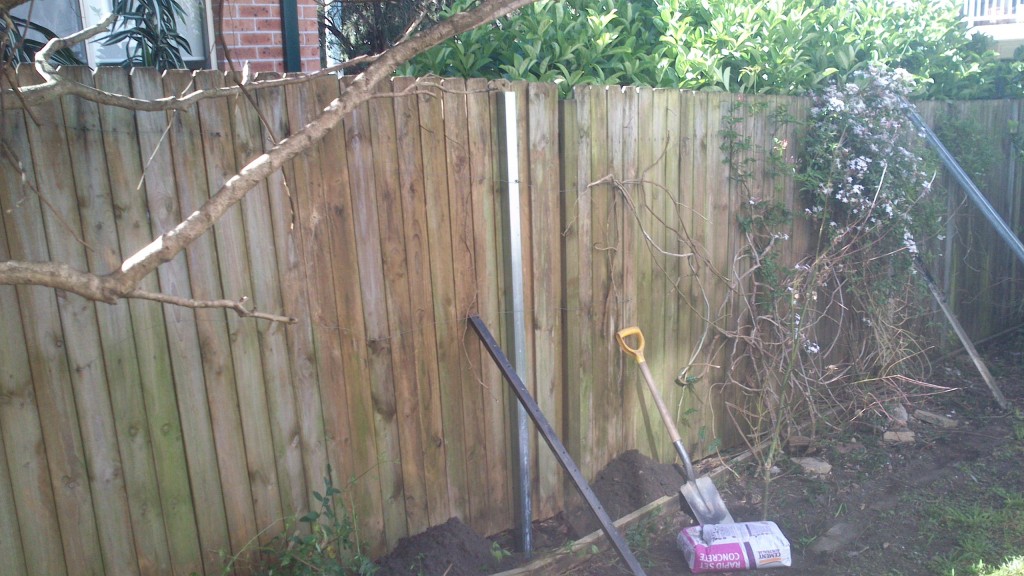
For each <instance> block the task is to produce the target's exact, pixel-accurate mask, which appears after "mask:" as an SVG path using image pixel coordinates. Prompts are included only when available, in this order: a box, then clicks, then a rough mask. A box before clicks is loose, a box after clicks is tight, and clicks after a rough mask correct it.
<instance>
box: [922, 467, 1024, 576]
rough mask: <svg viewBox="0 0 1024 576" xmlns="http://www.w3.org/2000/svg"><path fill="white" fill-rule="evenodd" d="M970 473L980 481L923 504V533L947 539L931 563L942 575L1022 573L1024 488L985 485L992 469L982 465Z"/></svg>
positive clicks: (1012, 575) (1019, 575)
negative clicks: (943, 549) (946, 546)
mask: <svg viewBox="0 0 1024 576" xmlns="http://www.w3.org/2000/svg"><path fill="white" fill-rule="evenodd" d="M974 473H975V474H976V475H977V476H978V477H979V478H980V480H981V481H980V482H975V483H973V484H968V485H967V486H968V488H965V489H964V490H963V491H962V493H961V494H959V495H958V496H957V497H956V498H954V499H951V498H949V496H948V495H946V496H945V497H944V498H942V499H941V500H933V501H931V502H930V503H929V504H928V505H927V506H926V507H925V521H924V526H922V532H923V533H932V534H940V535H941V536H944V537H947V538H949V541H950V542H951V545H950V548H949V551H948V552H946V553H945V554H942V555H940V556H938V557H935V558H933V559H932V563H931V566H930V567H931V569H932V570H933V572H934V573H936V574H942V575H943V576H1024V556H1021V554H1022V553H1024V493H1022V492H1021V491H1020V490H1007V489H1005V488H998V487H997V488H986V487H985V484H986V483H987V482H985V481H986V480H988V478H987V476H992V475H995V472H994V471H990V470H987V469H985V468H984V467H982V468H980V469H979V470H976V471H975V472H974ZM1011 474H1012V473H1011ZM1018 474H1019V473H1018ZM1004 475H1005V472H1004ZM1022 476H1024V475H1022ZM1021 479H1022V480H1024V477H1022V478H1021ZM1003 480H1005V478H1004V479H1003ZM1004 485H1005V482H1004ZM1011 485H1013V484H1011ZM1017 485H1020V483H1017Z"/></svg>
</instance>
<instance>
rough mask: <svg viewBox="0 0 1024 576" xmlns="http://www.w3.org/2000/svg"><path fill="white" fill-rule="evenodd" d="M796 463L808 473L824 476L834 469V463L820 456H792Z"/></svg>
mask: <svg viewBox="0 0 1024 576" xmlns="http://www.w3.org/2000/svg"><path fill="white" fill-rule="evenodd" d="M790 460H792V461H793V463H794V464H796V465H798V466H800V467H801V468H803V469H804V472H805V473H807V474H817V475H819V476H823V475H825V474H828V473H829V472H831V471H832V465H831V464H829V463H828V462H825V461H824V460H821V459H818V458H790Z"/></svg>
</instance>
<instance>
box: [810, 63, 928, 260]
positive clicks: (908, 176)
mask: <svg viewBox="0 0 1024 576" xmlns="http://www.w3.org/2000/svg"><path fill="white" fill-rule="evenodd" d="M912 89H913V80H912V78H911V76H910V75H909V74H907V73H906V72H905V71H903V70H901V69H896V70H889V69H885V68H879V67H870V68H869V69H868V71H867V72H865V73H863V74H858V75H857V76H856V77H855V81H854V82H850V83H847V84H843V85H839V84H832V85H830V86H828V87H827V88H825V89H824V90H822V91H820V92H817V93H815V94H813V95H812V108H811V124H810V129H809V131H808V135H807V141H808V142H809V143H810V145H809V146H808V148H807V151H806V153H805V157H804V158H805V161H804V172H803V176H802V180H803V183H804V187H805V190H806V192H807V195H808V200H809V204H810V206H809V207H808V208H807V209H806V212H807V215H808V216H810V218H811V219H812V220H813V221H814V222H815V223H816V224H818V225H819V227H820V230H821V237H822V239H823V240H825V241H827V242H828V244H829V245H831V246H835V247H849V246H850V245H857V247H863V246H864V245H866V244H869V245H876V246H875V247H874V250H873V251H874V252H876V253H884V254H893V255H897V256H899V255H903V256H906V257H910V256H913V255H914V254H917V253H918V251H919V249H918V240H919V239H920V238H923V237H926V236H928V235H930V234H934V233H935V232H936V225H937V212H936V205H935V202H934V201H933V199H934V198H935V196H936V195H935V194H933V193H932V185H931V184H932V180H933V174H934V173H933V172H932V171H931V170H930V168H929V167H928V162H926V160H925V159H924V158H923V157H921V156H920V155H919V154H918V153H917V152H914V151H911V149H910V148H911V143H912V142H911V141H912V138H913V137H914V136H915V133H914V132H913V131H911V130H910V119H909V118H908V116H907V113H906V110H905V106H906V103H905V102H906V101H905V98H906V97H907V96H908V95H909V94H910V92H911V90H912ZM876 255H877V254H876ZM903 260H904V264H905V265H906V264H909V258H903Z"/></svg>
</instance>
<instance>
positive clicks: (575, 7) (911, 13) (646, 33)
mask: <svg viewBox="0 0 1024 576" xmlns="http://www.w3.org/2000/svg"><path fill="white" fill-rule="evenodd" d="M474 3H475V0H456V1H455V2H453V3H452V4H451V5H450V6H449V8H448V9H447V10H445V11H442V13H441V14H440V16H439V17H440V18H446V17H449V16H451V15H452V14H455V13H457V12H459V11H461V10H464V9H465V8H466V7H468V6H471V5H472V4H474ZM959 11H960V6H959V3H957V2H954V1H953V0H942V1H939V2H888V1H886V0H834V1H832V2H827V3H821V2H812V1H810V0H760V1H755V2H735V1H732V0H644V1H640V2H628V1H625V0H565V1H562V2H555V1H552V0H542V1H540V2H537V3H535V4H533V5H530V6H527V7H525V8H523V9H521V10H519V11H517V12H516V13H515V14H513V15H511V16H508V17H506V18H503V19H501V20H499V21H498V22H496V23H494V24H493V25H491V26H489V27H485V28H479V29H477V30H474V31H472V32H468V33H466V34H462V35H460V36H459V37H457V38H454V39H452V40H449V41H447V42H445V43H442V44H441V45H439V46H438V47H436V48H434V49H433V50H430V51H428V52H427V53H425V54H423V55H421V56H419V57H417V58H416V59H414V60H413V61H412V62H410V63H409V64H408V65H407V66H406V67H404V68H403V69H402V71H401V72H402V73H403V74H408V75H424V74H428V73H432V74H438V75H442V76H444V75H459V76H465V77H487V78H498V77H502V78H507V79H510V80H530V81H540V82H557V83H559V84H560V85H561V86H562V93H563V95H567V94H568V93H569V91H570V89H571V87H572V86H575V85H578V84H616V83H620V84H628V85H646V86H659V87H674V88H686V89H693V90H724V91H729V92H745V93H774V94H800V93H804V92H806V91H807V90H811V89H817V88H822V87H823V86H825V85H826V83H827V82H828V81H830V80H832V79H839V80H840V81H842V82H845V81H847V80H848V79H850V78H851V77H852V75H853V74H855V73H857V72H863V71H865V70H866V69H867V68H868V66H871V65H883V66H887V67H891V68H897V67H902V68H904V69H906V70H908V71H909V72H910V73H911V74H912V75H913V76H914V77H915V78H917V79H918V80H919V83H918V90H919V92H921V93H923V94H927V95H928V96H931V97H939V98H953V97H956V98H991V97H1001V96H1007V95H1020V94H1021V93H1022V92H1024V90H1022V79H1024V64H1021V63H1020V62H1017V63H1013V62H1007V61H1002V60H1000V59H999V57H998V55H997V54H996V53H995V52H994V51H992V50H991V42H990V41H989V40H988V39H986V38H985V37H984V36H981V35H975V36H973V37H972V38H968V36H967V34H966V29H965V28H964V25H963V24H962V23H961V22H960V12H959Z"/></svg>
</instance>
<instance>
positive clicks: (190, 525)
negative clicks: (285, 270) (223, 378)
mask: <svg viewBox="0 0 1024 576" xmlns="http://www.w3.org/2000/svg"><path fill="white" fill-rule="evenodd" d="M122 74H123V72H122ZM130 81H131V87H132V93H133V94H134V95H135V96H136V97H139V98H150V99H152V98H158V97H162V96H163V95H164V90H163V86H162V81H161V77H160V75H159V73H158V72H157V71H156V70H152V69H140V70H135V71H134V73H133V74H132V75H131V77H130ZM135 127H136V128H135V130H136V132H137V138H136V141H137V146H138V151H139V152H138V153H139V166H138V171H137V173H136V174H133V178H132V179H131V180H130V181H129V182H135V183H136V184H135V185H137V183H142V184H143V188H142V189H141V190H140V191H139V192H137V193H136V195H135V196H134V197H133V200H134V202H137V203H138V204H139V205H140V206H139V207H138V208H137V210H141V211H143V212H144V213H145V214H146V215H148V217H149V223H148V225H147V226H142V225H141V221H140V226H139V227H138V228H136V227H134V226H130V227H128V228H127V229H125V230H123V231H121V230H119V233H118V237H119V238H121V240H122V242H125V243H126V248H127V250H126V252H133V251H135V250H138V248H139V247H141V246H145V245H146V244H148V243H149V242H150V241H151V240H152V235H153V234H156V233H159V232H160V231H163V230H169V229H171V228H172V227H173V226H174V225H175V224H176V223H177V222H179V221H180V210H179V208H178V200H177V193H176V192H175V184H174V182H175V178H174V165H173V161H172V159H171V152H170V146H169V143H168V141H167V140H165V138H164V134H165V132H164V131H165V128H166V127H167V116H166V114H164V113H162V112H137V113H136V114H135ZM143 176H144V177H145V178H144V179H143ZM133 189H134V186H133V187H132V188H127V189H121V190H116V191H115V195H125V194H129V192H130V190H133ZM140 193H143V194H145V197H144V198H141V197H140V195H141V194H140ZM119 205H121V206H125V205H126V204H119ZM188 284H189V280H188V269H187V268H186V263H185V255H184V254H180V255H179V256H178V257H176V258H175V259H173V260H171V261H170V262H167V263H166V264H164V265H163V266H161V267H160V268H159V269H158V270H157V273H156V275H155V277H150V278H147V279H144V280H143V282H142V284H141V286H142V287H143V288H144V289H147V290H153V291H158V290H163V291H164V292H167V293H170V294H175V295H178V296H185V297H187V296H189V295H190V294H191V290H190V289H189V287H188ZM131 308H132V320H133V321H134V322H135V325H136V326H137V327H138V330H137V334H136V335H137V338H138V340H137V341H138V347H139V351H140V352H142V353H143V354H144V356H143V357H142V361H140V366H141V367H142V369H143V370H145V371H146V372H145V373H144V381H145V390H146V392H147V401H146V413H147V418H148V419H149V429H150V430H151V431H152V434H153V439H154V444H156V445H158V446H163V450H161V451H160V452H159V453H158V454H154V459H155V464H156V468H157V477H158V478H159V482H160V497H161V503H162V504H163V512H164V518H163V519H164V524H165V526H166V530H167V536H168V547H169V548H170V553H171V562H172V564H173V566H174V569H175V571H181V572H186V573H187V572H191V571H197V572H200V571H202V570H203V556H202V553H201V550H203V549H205V548H203V546H209V545H214V541H212V538H213V536H212V535H211V532H214V531H216V530H217V524H208V525H207V527H206V528H205V530H206V532H205V533H204V534H203V538H204V539H203V540H202V541H201V538H200V533H199V527H198V523H199V522H204V523H205V522H211V521H213V522H216V520H214V519H222V518H223V513H224V511H223V510H224V507H223V503H221V502H219V501H215V500H214V499H216V498H219V497H220V496H219V494H217V493H216V491H209V493H203V494H201V495H199V497H198V498H193V496H192V489H191V486H190V484H189V483H190V481H195V482H196V485H197V486H206V485H207V484H204V483H203V482H205V481H209V480H210V477H209V476H207V473H208V471H209V470H214V468H213V466H212V465H211V464H210V463H209V462H210V461H206V460H204V458H203V455H204V454H206V453H207V452H206V451H205V449H206V447H207V446H208V445H207V444H206V443H207V442H210V438H211V437H210V435H209V434H210V433H209V419H208V417H204V415H205V409H203V406H204V404H205V403H204V400H203V399H202V397H201V396H200V397H199V398H197V399H195V400H194V402H198V404H192V402H193V398H194V396H193V394H202V391H201V389H202V385H203V383H202V376H201V375H198V374H197V372H198V370H199V366H198V362H199V361H198V358H199V355H198V346H197V345H195V328H194V324H195V319H194V313H193V312H192V311H191V310H186V309H183V308H175V307H170V308H168V309H167V310H166V311H165V310H164V309H163V307H162V306H160V305H157V304H155V303H146V302H141V301H133V302H132V304H131ZM169 382H174V383H175V385H174V386H171V385H168V383H169ZM178 382H181V384H177V383H178ZM193 406H196V407H198V408H200V409H203V411H200V412H196V411H194V410H193ZM186 443H187V444H188V448H187V449H186ZM209 446H211V448H210V449H209V450H210V451H209V454H211V455H212V443H211V444H210V445H209ZM210 458H211V461H212V456H210ZM195 466H203V469H202V470H200V471H199V474H190V473H189V470H190V469H191V468H192V467H195ZM201 506H216V507H215V508H211V509H204V508H202V507H201ZM221 536H223V535H222V534H218V535H217V537H218V540H217V541H216V542H224V541H226V539H225V540H220V539H219V538H220V537H221ZM211 568H212V566H211Z"/></svg>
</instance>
